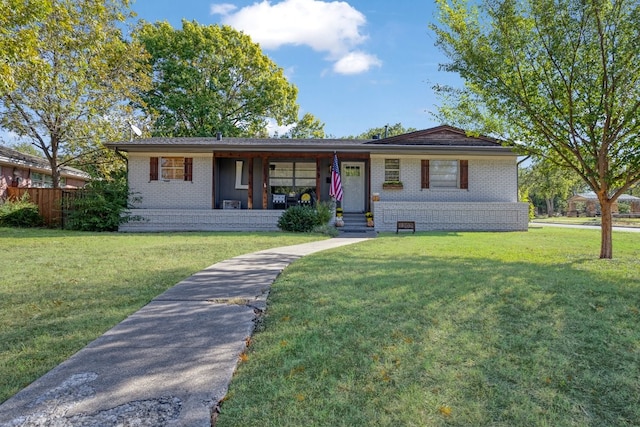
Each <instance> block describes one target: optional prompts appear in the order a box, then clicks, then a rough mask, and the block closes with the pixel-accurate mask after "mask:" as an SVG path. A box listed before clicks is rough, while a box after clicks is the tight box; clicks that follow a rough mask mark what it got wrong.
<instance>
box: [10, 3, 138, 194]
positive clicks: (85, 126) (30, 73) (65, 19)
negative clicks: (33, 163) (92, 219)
mask: <svg viewBox="0 0 640 427" xmlns="http://www.w3.org/2000/svg"><path fill="white" fill-rule="evenodd" d="M20 3H21V4H22V5H21V6H20V7H17V9H15V10H14V9H13V7H14V6H15V5H19V4H20ZM129 3H130V1H129V0H110V1H102V0H48V1H45V0H34V1H29V2H24V1H22V2H20V1H16V0H11V1H9V3H7V2H6V1H3V2H2V3H0V4H1V5H0V16H2V17H3V18H0V20H1V22H2V23H6V24H7V26H6V27H5V26H4V25H3V26H1V27H2V29H1V30H0V48H2V49H0V50H1V51H2V52H3V53H4V52H5V49H4V48H5V47H8V51H9V52H11V54H12V57H11V58H10V59H9V62H3V61H2V60H0V68H7V70H4V69H3V70H0V73H1V74H2V75H0V77H3V76H4V75H5V74H7V73H10V74H11V76H10V77H11V81H10V84H7V85H5V84H2V83H4V81H3V79H2V78H0V82H2V83H0V126H2V127H3V128H5V129H6V130H9V131H12V132H15V133H16V134H18V135H19V136H21V137H24V138H26V139H27V140H29V141H30V142H31V143H32V144H33V145H34V146H35V147H37V148H38V149H39V150H40V151H41V153H43V154H44V155H45V156H46V157H47V159H49V163H50V167H51V170H52V176H53V185H54V187H57V186H58V185H59V167H60V166H62V165H64V164H65V162H66V161H68V160H70V159H72V158H77V157H79V156H82V155H83V154H85V153H86V152H88V151H92V150H95V149H99V148H101V147H102V142H103V141H105V140H111V139H115V138H122V129H124V128H125V126H126V124H125V122H124V118H125V117H128V116H129V115H130V113H131V106H130V103H131V102H133V101H136V92H137V91H139V90H144V89H146V88H148V87H149V82H150V73H149V72H148V68H146V66H145V64H144V61H145V60H146V54H145V52H144V48H143V47H142V46H141V45H139V44H137V43H136V42H135V41H127V40H125V37H124V36H123V34H122V30H121V28H122V26H123V23H124V22H125V21H126V20H127V19H128V18H130V17H131V14H132V12H131V10H130V9H129ZM25 5H26V7H25ZM7 9H8V10H7ZM5 13H6V14H7V15H8V16H6V15H5ZM25 41H26V44H25V45H23V46H20V45H19V44H20V43H22V42H25ZM3 58H4V55H3ZM5 71H6V72H5Z"/></svg>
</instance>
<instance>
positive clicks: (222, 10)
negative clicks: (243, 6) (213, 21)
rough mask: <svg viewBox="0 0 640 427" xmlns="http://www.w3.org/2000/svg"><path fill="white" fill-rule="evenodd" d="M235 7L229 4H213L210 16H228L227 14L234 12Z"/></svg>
mask: <svg viewBox="0 0 640 427" xmlns="http://www.w3.org/2000/svg"><path fill="white" fill-rule="evenodd" d="M236 9H237V7H236V5H233V4H229V3H219V4H218V3H214V4H212V5H211V14H212V15H228V14H229V13H231V12H233V11H234V10H236Z"/></svg>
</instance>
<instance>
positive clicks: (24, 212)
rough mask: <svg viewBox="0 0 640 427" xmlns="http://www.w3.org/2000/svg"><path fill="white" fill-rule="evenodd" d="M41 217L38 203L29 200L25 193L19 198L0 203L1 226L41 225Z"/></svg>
mask: <svg viewBox="0 0 640 427" xmlns="http://www.w3.org/2000/svg"><path fill="white" fill-rule="evenodd" d="M42 225H43V220H42V217H41V216H40V212H39V211H38V205H36V204H34V203H33V202H31V201H29V194H27V193H25V194H24V195H23V196H22V198H20V200H16V201H6V202H4V203H2V204H0V226H2V227H41V226H42Z"/></svg>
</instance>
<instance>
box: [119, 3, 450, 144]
mask: <svg viewBox="0 0 640 427" xmlns="http://www.w3.org/2000/svg"><path fill="white" fill-rule="evenodd" d="M132 9H133V10H134V11H135V12H136V13H137V14H138V17H137V18H138V19H144V20H145V21H149V22H156V21H167V22H169V23H170V24H171V25H172V26H173V27H175V28H180V27H181V21H182V20H183V19H186V20H190V21H191V20H195V21H197V22H199V23H200V24H205V25H209V24H228V25H231V26H232V27H234V28H236V29H239V30H242V31H244V32H245V33H247V34H249V35H250V36H251V37H252V39H253V40H254V41H255V42H258V43H259V44H260V45H261V47H262V49H263V52H264V53H265V54H267V55H268V56H269V57H270V58H271V59H272V60H273V61H274V62H275V63H276V64H278V66H280V67H282V68H283V69H284V70H285V74H286V76H287V78H288V79H289V81H290V82H291V83H293V84H295V85H296V86H297V87H298V104H299V105H300V115H302V114H304V113H307V112H309V113H311V114H313V115H314V116H315V117H317V118H318V119H320V120H321V121H322V122H324V123H325V132H326V133H327V134H328V135H330V136H336V137H342V136H347V135H356V134H359V133H362V132H364V131H365V130H367V129H369V128H373V127H380V126H384V125H385V124H390V125H391V124H395V123H402V124H403V125H404V126H405V127H414V128H417V129H424V128H428V127H431V126H435V125H438V124H440V123H437V122H436V120H435V119H434V118H433V116H432V115H431V114H430V112H433V111H435V110H436V104H437V102H438V100H437V99H436V98H435V96H434V94H433V91H432V89H431V87H432V86H433V85H434V84H436V83H447V84H452V83H453V84H459V83H458V80H459V79H458V78H457V76H455V75H454V74H451V73H445V72H444V71H438V65H439V64H440V63H442V62H445V61H446V59H445V57H444V56H443V55H442V54H441V53H440V51H439V50H438V49H437V48H436V47H435V46H434V42H435V36H434V34H433V33H432V32H431V30H429V28H428V25H429V23H431V22H434V20H435V13H436V8H435V5H434V2H433V1H430V0H422V1H420V0H418V1H415V0H414V1H411V0H395V1H390V0H348V1H329V0H325V1H321V0H271V1H267V0H264V1H263V0H236V1H224V0H223V1H219V2H213V1H211V0H182V1H176V0H136V1H135V2H134V3H133V5H132Z"/></svg>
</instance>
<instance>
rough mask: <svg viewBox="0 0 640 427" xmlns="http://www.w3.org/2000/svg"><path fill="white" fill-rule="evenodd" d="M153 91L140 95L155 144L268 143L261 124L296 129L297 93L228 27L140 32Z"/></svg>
mask: <svg viewBox="0 0 640 427" xmlns="http://www.w3.org/2000/svg"><path fill="white" fill-rule="evenodd" d="M135 36H136V38H137V39H138V40H139V41H140V42H142V43H143V44H144V46H145V47H146V49H147V51H148V52H149V53H150V55H151V57H150V60H149V63H150V65H151V66H152V68H153V76H154V79H153V88H152V89H151V90H149V91H146V92H143V93H142V94H141V96H142V98H143V100H144V102H145V104H146V111H147V112H148V113H149V114H153V115H155V116H156V117H157V119H156V120H155V124H154V127H153V130H152V133H153V134H154V135H158V136H214V135H216V133H218V132H222V134H224V135H228V136H266V133H267V130H266V125H267V119H269V118H271V119H274V120H275V121H276V122H277V123H278V125H288V124H292V123H294V122H296V120H297V117H298V105H297V104H296V97H297V93H298V90H297V88H296V87H295V86H294V85H292V84H290V83H289V82H287V79H286V78H285V76H284V72H283V70H282V69H281V68H279V67H278V66H277V65H276V64H275V63H274V62H273V61H271V59H269V58H268V57H267V56H266V55H264V54H263V53H262V51H261V49H260V46H259V45H257V44H256V43H253V42H252V41H251V38H250V37H249V36H248V35H245V34H243V33H241V32H239V31H236V30H234V29H233V28H231V27H229V26H217V25H209V26H203V25H199V24H198V23H197V22H188V21H183V22H182V29H181V30H176V29H173V28H172V27H171V26H170V25H169V24H168V23H167V22H157V23H155V24H149V23H146V24H143V25H142V26H141V27H140V28H139V29H138V30H137V31H136V34H135Z"/></svg>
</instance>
